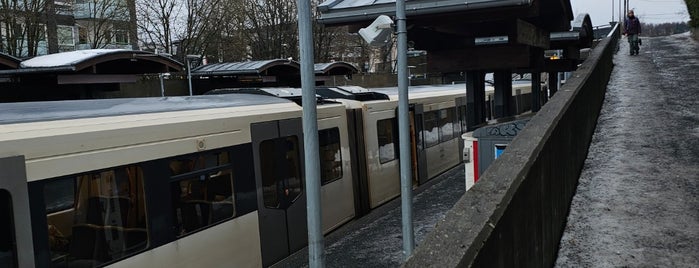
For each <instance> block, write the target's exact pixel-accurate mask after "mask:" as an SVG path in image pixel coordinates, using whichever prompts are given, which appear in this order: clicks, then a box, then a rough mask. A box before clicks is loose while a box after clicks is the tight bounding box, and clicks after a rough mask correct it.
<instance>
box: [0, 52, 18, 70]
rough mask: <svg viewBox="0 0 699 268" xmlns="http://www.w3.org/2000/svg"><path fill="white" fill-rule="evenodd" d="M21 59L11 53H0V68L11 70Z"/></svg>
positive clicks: (15, 67) (16, 66)
mask: <svg viewBox="0 0 699 268" xmlns="http://www.w3.org/2000/svg"><path fill="white" fill-rule="evenodd" d="M21 61H22V60H20V59H18V58H15V57H13V56H11V55H8V54H5V53H0V70H12V69H17V68H19V63H20V62H21Z"/></svg>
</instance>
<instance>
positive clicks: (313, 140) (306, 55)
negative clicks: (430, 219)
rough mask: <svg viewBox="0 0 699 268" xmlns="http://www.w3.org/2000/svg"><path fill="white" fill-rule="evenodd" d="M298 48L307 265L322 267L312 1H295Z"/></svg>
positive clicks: (323, 255) (323, 261)
mask: <svg viewBox="0 0 699 268" xmlns="http://www.w3.org/2000/svg"><path fill="white" fill-rule="evenodd" d="M298 10H299V11H298V21H299V22H298V23H299V26H298V27H299V47H300V55H301V88H302V95H301V104H302V106H303V118H302V121H303V149H304V160H305V162H306V165H305V171H306V211H307V214H306V215H307V216H306V219H307V223H308V265H309V267H311V268H322V267H325V252H323V230H322V229H321V220H320V215H321V214H320V213H321V207H320V160H319V156H318V152H319V149H318V121H317V117H318V116H317V111H316V89H315V73H314V70H313V54H314V53H313V34H312V30H313V28H312V26H311V1H310V0H298Z"/></svg>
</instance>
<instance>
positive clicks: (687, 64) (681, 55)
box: [556, 33, 699, 267]
mask: <svg viewBox="0 0 699 268" xmlns="http://www.w3.org/2000/svg"><path fill="white" fill-rule="evenodd" d="M619 43H620V48H619V51H618V52H617V53H616V55H615V56H614V70H613V71H612V74H611V78H610V80H609V83H608V85H607V92H606V95H605V100H604V104H603V105H602V110H601V112H600V115H599V118H598V120H597V128H596V130H595V133H594V135H593V137H592V142H591V144H590V148H589V151H588V155H587V159H586V161H585V164H584V167H583V170H582V172H581V174H580V179H579V182H578V187H577V191H576V193H575V196H574V197H573V201H572V204H571V208H570V213H569V215H568V221H567V225H566V229H565V232H564V234H563V237H562V239H561V242H560V249H559V251H558V260H557V262H556V266H557V267H698V266H699V105H697V104H699V76H697V74H698V73H699V60H697V59H699V42H697V41H695V40H693V39H692V38H691V37H690V35H689V33H684V34H679V35H672V36H665V37H643V45H642V46H641V50H640V53H639V55H633V56H631V55H629V54H630V53H629V44H628V43H627V42H626V39H625V38H622V39H621V40H620V41H619Z"/></svg>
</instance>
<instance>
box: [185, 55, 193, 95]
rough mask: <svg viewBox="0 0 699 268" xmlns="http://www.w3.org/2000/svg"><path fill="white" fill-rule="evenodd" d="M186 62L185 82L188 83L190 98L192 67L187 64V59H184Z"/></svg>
mask: <svg viewBox="0 0 699 268" xmlns="http://www.w3.org/2000/svg"><path fill="white" fill-rule="evenodd" d="M184 60H186V61H187V82H189V96H192V65H191V64H190V63H189V59H188V58H187V57H185V58H184Z"/></svg>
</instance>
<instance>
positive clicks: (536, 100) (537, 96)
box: [532, 72, 541, 112]
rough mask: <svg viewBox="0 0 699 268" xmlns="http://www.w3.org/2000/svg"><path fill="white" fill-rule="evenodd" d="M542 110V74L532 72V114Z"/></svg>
mask: <svg viewBox="0 0 699 268" xmlns="http://www.w3.org/2000/svg"><path fill="white" fill-rule="evenodd" d="M540 109H541V73H540V72H532V112H538V111H539V110H540Z"/></svg>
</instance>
